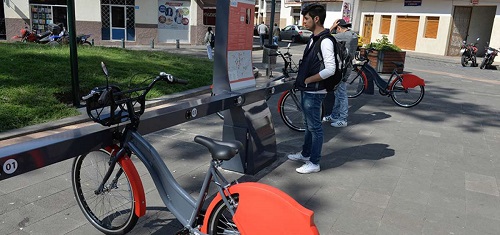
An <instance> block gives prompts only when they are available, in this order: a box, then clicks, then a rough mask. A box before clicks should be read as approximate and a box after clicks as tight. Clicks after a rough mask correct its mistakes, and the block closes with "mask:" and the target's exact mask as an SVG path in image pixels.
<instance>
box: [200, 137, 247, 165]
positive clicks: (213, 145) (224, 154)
mask: <svg viewBox="0 0 500 235" xmlns="http://www.w3.org/2000/svg"><path fill="white" fill-rule="evenodd" d="M194 141H195V142H196V143H198V144H201V145H203V146H205V147H207V148H208V151H210V153H211V154H212V158H213V159H216V160H229V159H231V158H233V157H234V156H235V155H236V154H237V153H238V151H239V149H242V148H243V144H242V143H241V142H239V141H237V140H233V141H218V140H214V139H211V138H208V137H205V136H201V135H198V136H196V137H194Z"/></svg>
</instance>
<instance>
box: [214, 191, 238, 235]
mask: <svg viewBox="0 0 500 235" xmlns="http://www.w3.org/2000/svg"><path fill="white" fill-rule="evenodd" d="M233 198H234V200H235V201H236V202H238V196H233ZM208 225H209V226H208V234H209V235H219V234H231V235H234V234H240V232H239V231H238V228H237V227H236V224H235V223H234V221H233V215H232V214H231V212H230V211H229V209H228V208H227V205H226V204H225V203H224V201H222V200H221V201H220V202H219V203H218V204H217V205H216V206H215V208H214V210H213V213H212V215H210V220H209V221H208Z"/></svg>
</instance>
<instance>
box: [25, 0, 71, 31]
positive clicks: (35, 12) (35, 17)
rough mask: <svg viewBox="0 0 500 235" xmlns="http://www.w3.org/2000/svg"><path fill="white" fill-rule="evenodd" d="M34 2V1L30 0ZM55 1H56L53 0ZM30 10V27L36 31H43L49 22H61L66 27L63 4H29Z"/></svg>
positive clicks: (65, 11)
mask: <svg viewBox="0 0 500 235" xmlns="http://www.w3.org/2000/svg"><path fill="white" fill-rule="evenodd" d="M32 2H36V1H32ZM53 2H54V3H56V1H53ZM30 9H31V10H30V11H31V29H32V30H34V31H35V32H37V33H43V32H45V31H47V30H48V26H49V24H62V25H63V27H66V26H67V24H68V22H67V10H66V6H65V5H37V4H31V5H30Z"/></svg>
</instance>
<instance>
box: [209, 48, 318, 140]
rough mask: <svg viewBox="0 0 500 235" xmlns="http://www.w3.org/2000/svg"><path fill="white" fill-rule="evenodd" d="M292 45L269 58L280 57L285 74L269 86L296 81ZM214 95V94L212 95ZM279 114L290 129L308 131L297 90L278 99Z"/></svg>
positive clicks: (283, 94)
mask: <svg viewBox="0 0 500 235" xmlns="http://www.w3.org/2000/svg"><path fill="white" fill-rule="evenodd" d="M290 45H291V44H288V46H287V47H286V49H287V50H286V52H285V53H282V52H281V51H279V50H277V51H276V53H272V54H269V56H279V57H280V58H282V60H283V62H284V67H283V68H282V73H283V74H282V75H281V76H278V77H276V78H273V79H271V81H269V82H268V85H269V84H271V83H273V82H276V81H280V80H282V81H289V80H293V79H295V78H293V77H292V76H291V74H294V73H297V72H298V66H297V64H296V63H295V62H294V61H293V59H292V54H291V53H290ZM212 95H214V94H213V93H212ZM269 98H270V96H268V97H266V100H268V99H269ZM323 111H324V107H322V110H321V114H323V113H324V112H323ZM278 113H279V115H280V118H281V120H283V123H285V125H286V126H287V127H288V128H290V129H292V130H294V131H298V132H304V131H305V130H306V127H305V122H304V117H303V114H302V107H301V97H300V94H298V93H297V90H296V89H290V90H287V91H284V92H283V93H281V96H280V98H279V99H278ZM217 115H218V116H219V117H220V118H222V119H224V115H223V114H222V112H217Z"/></svg>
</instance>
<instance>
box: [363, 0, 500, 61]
mask: <svg viewBox="0 0 500 235" xmlns="http://www.w3.org/2000/svg"><path fill="white" fill-rule="evenodd" d="M360 4H361V5H360V12H361V16H360V24H359V27H360V30H362V27H363V24H364V22H363V21H364V17H365V15H373V26H372V35H371V40H372V41H375V40H376V39H380V38H382V34H380V33H379V31H380V20H381V16H382V15H392V19H391V29H390V32H389V35H388V38H389V40H390V41H391V42H394V37H395V29H396V20H397V16H398V15H400V16H404V15H407V16H420V24H419V29H418V34H417V42H416V47H415V51H418V52H423V53H429V54H438V55H445V54H446V51H447V48H448V43H449V38H450V32H451V26H452V15H453V11H454V6H472V5H471V3H470V0H443V1H422V6H414V7H410V6H407V7H405V6H404V1H402V0H388V1H384V2H372V1H368V2H367V1H362V2H360ZM477 6H497V9H496V13H492V12H491V11H492V8H482V7H475V8H473V9H474V10H473V14H472V18H471V25H476V26H477V25H479V26H481V27H471V28H470V32H469V35H470V36H469V41H471V40H472V39H474V40H475V38H477V37H481V38H484V40H481V41H480V44H479V46H480V47H479V48H482V47H481V46H482V44H481V43H486V41H485V40H486V39H487V38H488V39H489V41H490V42H491V44H490V45H491V46H492V47H497V48H498V47H500V9H499V8H500V2H499V1H494V0H489V1H486V0H480V1H479V4H478V5H477ZM492 14H495V15H496V16H495V20H494V22H493V26H491V23H490V22H489V21H488V20H491V18H490V19H487V18H485V17H484V16H486V15H489V16H490V17H491V16H492ZM427 16H439V17H440V18H439V29H438V35H437V38H435V39H434V38H425V37H424V34H425V21H426V17H427ZM490 27H491V30H490ZM490 31H491V37H490Z"/></svg>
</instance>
